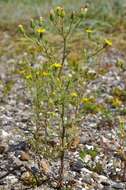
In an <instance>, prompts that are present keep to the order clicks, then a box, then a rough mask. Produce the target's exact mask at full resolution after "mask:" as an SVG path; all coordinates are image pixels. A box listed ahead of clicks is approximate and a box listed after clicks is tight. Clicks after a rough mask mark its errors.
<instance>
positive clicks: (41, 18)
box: [39, 17, 43, 26]
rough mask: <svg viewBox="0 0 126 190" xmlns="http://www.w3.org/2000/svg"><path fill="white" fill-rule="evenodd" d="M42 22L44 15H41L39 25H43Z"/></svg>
mask: <svg viewBox="0 0 126 190" xmlns="http://www.w3.org/2000/svg"><path fill="white" fill-rule="evenodd" d="M42 24H43V17H40V18H39V26H42Z"/></svg>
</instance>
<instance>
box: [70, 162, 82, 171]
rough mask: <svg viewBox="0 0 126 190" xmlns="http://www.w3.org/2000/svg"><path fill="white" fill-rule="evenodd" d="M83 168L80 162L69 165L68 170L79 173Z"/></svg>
mask: <svg viewBox="0 0 126 190" xmlns="http://www.w3.org/2000/svg"><path fill="white" fill-rule="evenodd" d="M83 167H84V163H83V162H82V161H81V160H77V161H76V162H72V163H70V169H71V170H72V171H75V172H80V171H81V169H82V168H83Z"/></svg>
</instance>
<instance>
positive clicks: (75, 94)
mask: <svg viewBox="0 0 126 190" xmlns="http://www.w3.org/2000/svg"><path fill="white" fill-rule="evenodd" d="M70 95H71V96H72V97H77V96H78V95H77V93H76V92H72V93H71V94H70Z"/></svg>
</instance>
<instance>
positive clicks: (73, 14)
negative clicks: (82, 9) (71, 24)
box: [70, 11, 75, 20]
mask: <svg viewBox="0 0 126 190" xmlns="http://www.w3.org/2000/svg"><path fill="white" fill-rule="evenodd" d="M74 16H75V12H74V11H72V13H71V15H70V18H71V20H73V19H74Z"/></svg>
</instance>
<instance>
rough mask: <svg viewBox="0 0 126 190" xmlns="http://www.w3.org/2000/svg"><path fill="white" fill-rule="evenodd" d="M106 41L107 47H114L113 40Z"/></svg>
mask: <svg viewBox="0 0 126 190" xmlns="http://www.w3.org/2000/svg"><path fill="white" fill-rule="evenodd" d="M104 41H105V45H107V46H112V40H109V39H105V40H104Z"/></svg>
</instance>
